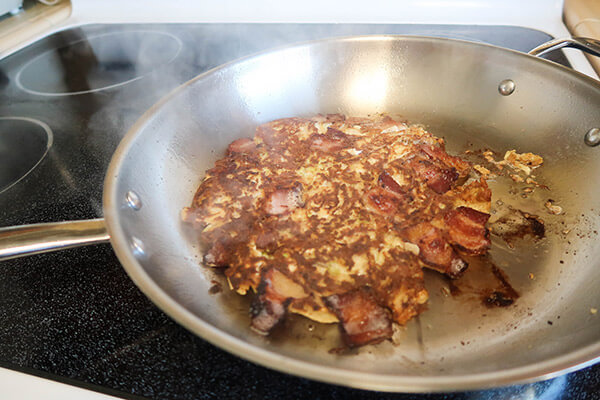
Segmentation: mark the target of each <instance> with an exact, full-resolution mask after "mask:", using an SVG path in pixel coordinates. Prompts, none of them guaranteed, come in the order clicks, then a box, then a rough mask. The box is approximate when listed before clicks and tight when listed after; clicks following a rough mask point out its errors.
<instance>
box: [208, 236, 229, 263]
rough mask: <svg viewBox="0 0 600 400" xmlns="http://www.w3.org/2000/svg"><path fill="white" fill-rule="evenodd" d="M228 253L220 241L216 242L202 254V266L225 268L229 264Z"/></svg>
mask: <svg viewBox="0 0 600 400" xmlns="http://www.w3.org/2000/svg"><path fill="white" fill-rule="evenodd" d="M228 254H229V253H228V252H227V248H226V246H225V245H224V244H223V242H222V241H220V240H219V241H216V242H215V243H214V244H213V245H212V247H211V248H210V249H208V251H207V252H206V254H204V259H203V260H204V264H206V265H208V266H210V267H226V266H227V265H228V264H229V259H228Z"/></svg>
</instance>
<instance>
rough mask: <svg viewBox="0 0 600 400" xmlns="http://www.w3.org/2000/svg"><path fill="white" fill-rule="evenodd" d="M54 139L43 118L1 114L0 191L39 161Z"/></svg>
mask: <svg viewBox="0 0 600 400" xmlns="http://www.w3.org/2000/svg"><path fill="white" fill-rule="evenodd" d="M53 140H54V138H53V135H52V130H51V129H50V127H49V126H48V125H46V124H45V123H43V122H42V121H39V120H37V119H33V118H26V117H0V194H1V193H3V192H5V191H6V190H8V189H10V188H11V187H13V186H14V185H16V184H17V183H19V182H20V181H21V180H22V179H23V178H25V177H26V176H27V175H29V173H31V171H33V170H34V169H35V167H37V166H38V165H39V164H40V163H41V162H42V160H43V159H44V157H46V154H48V150H50V147H52V143H53Z"/></svg>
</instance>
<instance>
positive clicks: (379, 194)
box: [365, 187, 404, 217]
mask: <svg viewBox="0 0 600 400" xmlns="http://www.w3.org/2000/svg"><path fill="white" fill-rule="evenodd" d="M403 203H404V198H403V197H400V196H399V195H397V194H396V193H390V191H388V190H385V189H383V188H381V187H376V188H374V189H371V190H370V191H368V192H367V194H366V196H365V205H366V206H367V208H368V209H369V210H371V211H373V212H375V213H377V214H380V215H383V216H387V217H389V216H392V215H394V214H395V213H396V210H397V209H398V207H400V206H401V205H402V204H403Z"/></svg>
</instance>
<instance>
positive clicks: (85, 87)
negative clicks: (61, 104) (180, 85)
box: [15, 31, 183, 96]
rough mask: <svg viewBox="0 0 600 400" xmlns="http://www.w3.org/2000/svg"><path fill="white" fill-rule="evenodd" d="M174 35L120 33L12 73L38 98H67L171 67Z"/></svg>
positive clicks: (49, 54) (177, 44) (55, 52)
mask: <svg viewBox="0 0 600 400" xmlns="http://www.w3.org/2000/svg"><path fill="white" fill-rule="evenodd" d="M182 47H183V43H182V42H181V39H179V38H178V37H177V36H175V35H172V34H170V33H166V32H159V31H121V32H112V33H106V34H102V35H97V36H91V37H88V38H85V39H81V40H77V41H75V42H72V43H70V44H67V45H65V46H62V47H59V48H56V49H52V50H49V51H46V52H44V53H42V54H40V55H39V56H37V57H35V58H33V59H32V60H30V61H28V62H27V63H26V64H25V65H24V66H23V67H22V68H21V69H20V70H19V72H18V73H17V75H16V79H15V80H16V84H17V86H18V87H19V88H20V89H21V90H23V91H25V92H27V93H30V94H34V95H39V96H72V95H79V94H85V93H94V92H99V91H101V90H107V89H112V88H115V87H118V86H122V85H126V84H128V83H131V82H134V81H137V80H139V79H141V78H143V77H144V76H146V75H148V74H150V73H151V72H153V71H155V70H156V69H157V68H159V67H161V66H165V65H167V64H169V63H171V62H172V61H173V60H174V59H175V58H176V57H177V56H178V55H179V53H180V52H181V49H182Z"/></svg>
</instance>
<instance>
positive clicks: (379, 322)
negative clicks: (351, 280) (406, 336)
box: [324, 287, 393, 347]
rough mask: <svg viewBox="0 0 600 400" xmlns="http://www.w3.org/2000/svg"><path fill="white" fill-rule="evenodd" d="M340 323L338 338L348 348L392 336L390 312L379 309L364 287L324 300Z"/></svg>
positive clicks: (376, 341) (377, 341)
mask: <svg viewBox="0 0 600 400" xmlns="http://www.w3.org/2000/svg"><path fill="white" fill-rule="evenodd" d="M324 300H325V304H326V305H327V307H328V308H329V309H330V310H331V311H332V312H333V313H334V314H335V315H336V316H337V317H338V319H339V320H340V321H341V325H340V326H341V329H342V337H343V339H344V342H345V343H346V345H347V346H348V347H358V346H364V345H366V344H371V343H379V342H381V341H383V340H386V339H389V338H391V337H392V333H393V332H392V320H391V318H390V313H389V312H388V310H386V309H385V308H383V307H381V306H379V305H378V304H377V303H376V302H375V299H374V297H373V295H372V294H371V292H370V291H369V290H368V289H366V288H364V287H363V288H360V289H356V290H353V291H351V292H347V293H343V294H334V295H331V296H328V297H326V298H324Z"/></svg>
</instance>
